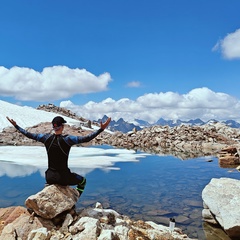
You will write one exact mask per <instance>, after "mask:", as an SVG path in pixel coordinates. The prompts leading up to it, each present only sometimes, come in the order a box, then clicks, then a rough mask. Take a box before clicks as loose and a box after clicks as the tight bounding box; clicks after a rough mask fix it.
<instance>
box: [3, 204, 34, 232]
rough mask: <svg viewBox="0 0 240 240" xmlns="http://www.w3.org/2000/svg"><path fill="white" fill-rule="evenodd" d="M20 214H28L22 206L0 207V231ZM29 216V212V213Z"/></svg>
mask: <svg viewBox="0 0 240 240" xmlns="http://www.w3.org/2000/svg"><path fill="white" fill-rule="evenodd" d="M22 214H29V213H28V211H27V209H26V208H24V207H20V206H18V207H8V208H0V222H1V224H0V231H1V230H2V229H3V228H4V226H6V225H7V224H9V223H11V222H13V221H14V220H15V219H16V218H18V217H19V216H20V215H22ZM29 216H30V214H29Z"/></svg>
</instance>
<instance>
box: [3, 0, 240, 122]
mask: <svg viewBox="0 0 240 240" xmlns="http://www.w3.org/2000/svg"><path fill="white" fill-rule="evenodd" d="M0 4H1V7H0V27H1V31H0V86H1V87H0V97H1V100H3V101H8V102H10V103H14V104H20V105H28V106H33V107H37V106H38V105H40V104H48V103H54V104H56V105H58V106H64V107H67V108H69V109H71V110H73V111H75V112H77V113H79V114H80V115H81V116H83V117H88V118H90V119H98V118H100V117H101V116H103V115H104V114H107V115H109V116H111V117H112V118H114V119H118V118H119V117H123V118H125V119H126V120H129V121H132V120H133V119H134V118H140V119H143V120H147V121H150V122H154V121H157V120H158V119H159V118H160V117H163V118H165V119H179V118H180V119H193V118H201V119H203V120H207V119H211V118H215V119H219V120H222V119H227V118H232V119H235V120H240V91H239V89H240V81H239V80H240V79H239V78H240V14H239V9H240V1H238V0H232V1H227V0H208V1H207V0H202V1H194V0H181V1H180V0H150V1H147V0H128V1H127V0H122V1H119V0H118V1H117V0H102V1H99V0H88V1H82V0H71V1H63V0H51V1H49V0H48V1H47V0H41V1H36V0H21V1H19V0H2V1H1V3H0Z"/></svg>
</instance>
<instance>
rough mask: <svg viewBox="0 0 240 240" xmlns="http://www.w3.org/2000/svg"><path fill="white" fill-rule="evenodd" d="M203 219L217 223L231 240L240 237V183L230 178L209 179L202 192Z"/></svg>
mask: <svg viewBox="0 0 240 240" xmlns="http://www.w3.org/2000/svg"><path fill="white" fill-rule="evenodd" d="M202 199H203V202H204V210H203V219H204V220H205V221H207V222H210V223H217V224H220V226H221V227H222V228H223V229H224V231H225V232H226V233H227V234H228V236H229V237H230V238H232V239H239V236H240V208H239V202H240V181H239V180H236V179H231V178H220V179H216V178H213V179H211V181H210V183H209V184H208V185H207V186H206V187H205V188H204V189H203V191H202Z"/></svg>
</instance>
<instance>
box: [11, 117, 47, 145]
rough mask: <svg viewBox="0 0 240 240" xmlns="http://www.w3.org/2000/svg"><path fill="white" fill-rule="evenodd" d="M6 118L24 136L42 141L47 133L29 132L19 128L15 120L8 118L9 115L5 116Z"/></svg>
mask: <svg viewBox="0 0 240 240" xmlns="http://www.w3.org/2000/svg"><path fill="white" fill-rule="evenodd" d="M6 118H7V120H8V121H9V122H10V123H11V124H12V125H13V126H14V127H15V128H16V129H17V130H18V131H19V132H20V133H22V134H23V135H25V136H26V137H28V138H31V139H33V140H36V141H38V142H42V143H44V141H45V140H46V138H47V134H41V133H39V134H37V133H30V132H28V131H26V130H25V129H23V128H21V127H20V126H18V125H17V123H16V121H14V120H13V119H10V118H9V117H6Z"/></svg>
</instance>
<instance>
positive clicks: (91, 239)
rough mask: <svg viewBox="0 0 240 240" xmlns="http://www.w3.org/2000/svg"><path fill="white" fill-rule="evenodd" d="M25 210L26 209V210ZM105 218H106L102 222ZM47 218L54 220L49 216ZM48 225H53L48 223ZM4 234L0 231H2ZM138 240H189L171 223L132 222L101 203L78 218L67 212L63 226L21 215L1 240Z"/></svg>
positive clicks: (6, 229)
mask: <svg viewBox="0 0 240 240" xmlns="http://www.w3.org/2000/svg"><path fill="white" fill-rule="evenodd" d="M25 211H27V210H26V209H25ZM102 218H104V219H105V221H101V219H102ZM46 221H51V220H49V219H46ZM48 226H50V224H49V223H48ZM0 233H1V232H0ZM6 239H7V240H15V239H19V240H20V239H21V240H60V239H64V240H86V239H87V240H126V239H128V240H135V239H148V240H158V239H159V240H160V239H168V240H171V239H173V240H174V239H177V240H190V238H188V237H187V235H186V234H184V233H183V232H182V231H181V229H179V228H176V227H175V228H174V230H173V231H172V232H170V231H169V227H168V226H163V225H158V224H156V223H154V222H151V221H149V222H144V221H141V220H139V221H132V220H131V219H130V218H128V217H127V216H124V215H121V214H119V213H117V212H116V211H114V210H113V209H103V208H102V205H101V203H96V206H95V207H93V208H88V209H83V210H82V211H81V212H80V213H78V218H77V219H76V220H75V221H73V218H72V216H70V215H69V214H66V215H65V220H64V221H63V223H62V226H54V225H53V226H52V228H51V229H50V228H49V227H48V228H47V227H46V226H45V221H43V218H42V217H40V216H32V215H30V214H22V215H20V216H19V217H18V218H16V219H15V220H14V221H13V222H11V223H8V224H7V225H5V226H4V228H3V230H2V233H1V235H0V240H6Z"/></svg>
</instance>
